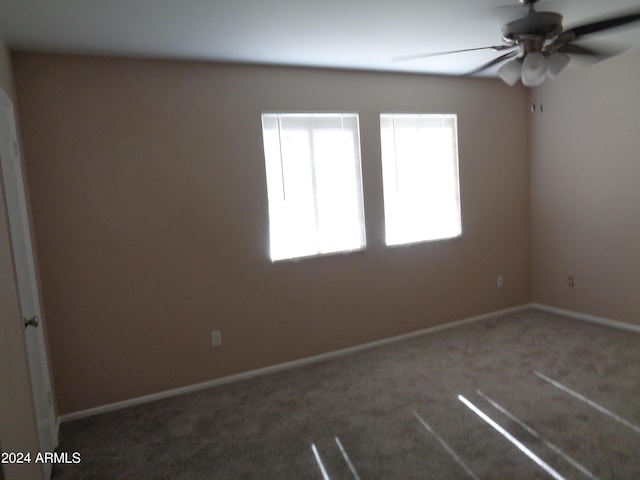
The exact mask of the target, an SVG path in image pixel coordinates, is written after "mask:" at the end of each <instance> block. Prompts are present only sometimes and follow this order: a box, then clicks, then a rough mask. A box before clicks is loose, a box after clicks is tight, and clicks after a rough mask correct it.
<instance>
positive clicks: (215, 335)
mask: <svg viewBox="0 0 640 480" xmlns="http://www.w3.org/2000/svg"><path fill="white" fill-rule="evenodd" d="M211 345H213V346H214V347H219V346H220V345H222V332H220V330H215V331H213V332H211Z"/></svg>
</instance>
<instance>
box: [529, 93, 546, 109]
mask: <svg viewBox="0 0 640 480" xmlns="http://www.w3.org/2000/svg"><path fill="white" fill-rule="evenodd" d="M536 94H537V97H538V99H537V100H538V106H539V110H540V113H541V114H542V113H544V105H543V104H542V89H541V88H540V87H538V88H533V89H531V113H535V112H536Z"/></svg>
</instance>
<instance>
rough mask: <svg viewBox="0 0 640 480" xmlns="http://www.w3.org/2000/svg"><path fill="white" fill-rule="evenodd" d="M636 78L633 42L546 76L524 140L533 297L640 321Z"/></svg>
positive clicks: (637, 55)
mask: <svg viewBox="0 0 640 480" xmlns="http://www.w3.org/2000/svg"><path fill="white" fill-rule="evenodd" d="M639 84H640V52H633V53H627V54H624V55H621V56H619V57H616V58H613V59H610V60H607V61H605V62H602V63H600V64H597V65H593V66H590V67H587V68H583V69H575V70H572V71H569V72H565V73H563V74H562V75H561V76H560V77H559V78H558V79H557V80H556V81H554V82H548V83H547V84H545V87H544V89H543V92H542V94H543V99H544V107H545V108H544V114H542V115H535V116H534V121H533V122H532V142H531V144H532V157H531V165H532V168H531V193H532V195H531V199H532V200H531V201H532V231H533V237H532V243H533V298H534V300H535V301H536V302H541V303H546V304H549V305H553V306H556V307H561V308H567V309H572V310H577V311H580V312H585V313H588V314H591V315H598V316H603V317H607V318H612V319H616V320H621V321H626V322H631V323H636V324H640V113H639V112H640V95H639V94H638V85H639ZM569 275H573V276H574V278H575V281H574V282H575V286H574V288H569V286H568V281H567V280H568V276H569Z"/></svg>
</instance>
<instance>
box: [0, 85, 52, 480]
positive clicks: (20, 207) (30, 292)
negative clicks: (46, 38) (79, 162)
mask: <svg viewBox="0 0 640 480" xmlns="http://www.w3.org/2000/svg"><path fill="white" fill-rule="evenodd" d="M0 108H1V109H2V112H0V114H1V115H3V116H5V115H6V118H7V121H8V124H7V125H6V128H7V131H6V132H2V134H3V136H4V135H5V134H6V135H7V137H5V138H6V140H7V141H8V142H9V143H10V144H9V145H6V147H7V148H8V151H9V152H10V153H9V154H8V155H5V156H3V157H2V159H1V163H0V170H1V174H2V175H1V178H2V182H3V186H2V187H3V188H2V190H3V191H4V199H3V200H4V205H3V207H4V208H5V212H6V214H7V219H6V221H7V227H8V240H9V244H10V250H11V255H12V257H13V258H12V260H13V267H14V269H13V270H14V272H13V273H14V279H13V280H14V281H15V283H16V289H17V292H16V293H17V297H18V298H17V300H18V307H19V316H18V318H17V319H14V320H17V321H18V323H19V328H20V330H21V331H22V340H23V343H24V350H25V354H26V358H25V360H26V363H27V371H28V372H29V382H28V383H29V384H30V385H31V399H32V402H30V403H31V404H32V407H33V408H32V411H33V415H34V420H35V423H36V429H37V437H38V438H37V443H38V447H39V451H40V452H45V451H52V450H53V449H54V448H55V447H57V445H58V427H57V418H56V414H55V411H54V406H53V393H52V385H51V372H50V368H49V357H48V352H47V345H46V341H45V331H44V328H45V327H44V325H43V319H42V317H43V315H42V304H41V294H40V290H39V284H38V279H37V272H36V265H35V254H34V250H33V242H32V232H31V227H30V217H29V211H28V205H27V198H26V194H25V183H24V176H23V172H22V161H21V156H20V149H19V144H18V139H17V132H16V121H15V114H14V109H13V102H12V101H11V99H10V98H9V96H8V95H7V94H6V93H5V92H4V90H2V88H0ZM25 316H26V317H32V316H37V317H38V319H39V322H40V324H39V325H38V326H37V328H32V327H29V328H28V329H27V328H25V326H24V317H25ZM42 466H43V468H44V474H45V478H50V476H51V470H52V465H51V464H50V463H45V464H43V465H42Z"/></svg>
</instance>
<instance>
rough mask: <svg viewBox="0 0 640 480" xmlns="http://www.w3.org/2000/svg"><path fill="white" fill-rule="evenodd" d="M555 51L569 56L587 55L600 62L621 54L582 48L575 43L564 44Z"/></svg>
mask: <svg viewBox="0 0 640 480" xmlns="http://www.w3.org/2000/svg"><path fill="white" fill-rule="evenodd" d="M556 51H558V52H562V53H567V54H569V55H587V56H590V57H595V58H597V59H602V60H604V59H605V58H609V57H614V56H616V55H619V54H620V53H622V52H621V51H620V50H616V51H614V50H611V49H609V50H604V49H602V48H598V49H595V48H592V47H583V46H581V45H576V44H575V43H565V44H564V45H562V46H561V47H560V48H558V49H557V50H556Z"/></svg>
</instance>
